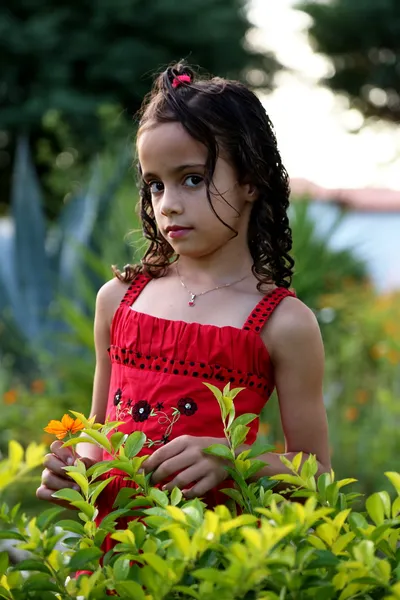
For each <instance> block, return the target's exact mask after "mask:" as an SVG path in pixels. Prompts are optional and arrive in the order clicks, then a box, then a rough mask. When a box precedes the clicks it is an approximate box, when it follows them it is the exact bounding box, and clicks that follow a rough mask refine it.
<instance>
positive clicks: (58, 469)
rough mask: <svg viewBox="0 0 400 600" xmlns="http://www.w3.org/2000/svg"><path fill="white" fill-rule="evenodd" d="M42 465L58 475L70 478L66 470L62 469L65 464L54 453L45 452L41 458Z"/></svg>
mask: <svg viewBox="0 0 400 600" xmlns="http://www.w3.org/2000/svg"><path fill="white" fill-rule="evenodd" d="M43 465H44V466H45V467H46V469H48V470H49V471H52V472H53V473H55V474H56V475H58V476H59V477H66V478H68V479H70V478H69V477H68V475H67V472H66V471H65V469H64V467H66V464H65V463H64V462H63V461H62V460H60V459H59V458H58V457H57V456H55V455H54V454H46V456H45V457H44V460H43Z"/></svg>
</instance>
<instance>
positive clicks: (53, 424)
mask: <svg viewBox="0 0 400 600" xmlns="http://www.w3.org/2000/svg"><path fill="white" fill-rule="evenodd" d="M84 427H85V426H84V424H83V423H82V421H80V420H79V419H73V418H72V417H70V416H69V415H64V416H63V418H62V419H61V421H54V420H53V421H50V423H49V424H48V425H47V427H45V428H44V430H45V431H47V433H52V434H53V435H55V436H56V437H57V438H58V439H59V440H62V439H64V438H65V436H66V435H67V434H68V433H72V434H74V433H78V431H80V430H81V429H83V428H84Z"/></svg>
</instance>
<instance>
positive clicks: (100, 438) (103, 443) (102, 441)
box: [83, 429, 112, 454]
mask: <svg viewBox="0 0 400 600" xmlns="http://www.w3.org/2000/svg"><path fill="white" fill-rule="evenodd" d="M83 433H85V434H86V435H88V436H89V437H91V438H93V439H94V440H95V441H96V442H97V443H98V445H99V446H100V447H101V448H104V450H107V452H108V453H109V454H112V446H111V442H110V440H109V439H108V437H107V436H105V435H104V433H101V432H100V431H95V430H94V429H84V430H83Z"/></svg>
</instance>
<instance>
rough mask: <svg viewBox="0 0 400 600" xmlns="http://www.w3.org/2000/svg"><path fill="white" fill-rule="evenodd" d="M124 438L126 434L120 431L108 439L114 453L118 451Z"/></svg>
mask: <svg viewBox="0 0 400 600" xmlns="http://www.w3.org/2000/svg"><path fill="white" fill-rule="evenodd" d="M126 437H127V435H126V433H123V432H122V431H116V432H115V433H113V434H112V436H111V437H110V442H111V446H112V447H113V449H114V452H117V451H118V450H119V447H120V446H121V444H122V443H123V442H124V440H125V438H126Z"/></svg>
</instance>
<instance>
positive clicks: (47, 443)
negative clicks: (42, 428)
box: [41, 433, 53, 446]
mask: <svg viewBox="0 0 400 600" xmlns="http://www.w3.org/2000/svg"><path fill="white" fill-rule="evenodd" d="M41 442H42V444H44V445H45V446H50V444H52V442H53V436H52V435H50V434H49V433H44V434H43V435H42V439H41Z"/></svg>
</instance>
